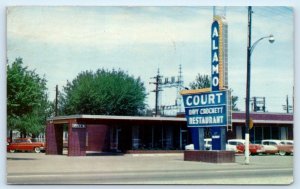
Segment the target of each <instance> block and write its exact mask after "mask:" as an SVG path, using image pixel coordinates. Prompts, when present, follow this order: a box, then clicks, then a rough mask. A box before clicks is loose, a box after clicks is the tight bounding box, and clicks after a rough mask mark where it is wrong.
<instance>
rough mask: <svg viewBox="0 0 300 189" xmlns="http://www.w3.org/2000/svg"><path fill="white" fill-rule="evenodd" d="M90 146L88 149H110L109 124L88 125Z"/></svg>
mask: <svg viewBox="0 0 300 189" xmlns="http://www.w3.org/2000/svg"><path fill="white" fill-rule="evenodd" d="M87 133H88V146H87V151H104V152H105V151H108V150H109V144H110V143H109V136H110V132H109V127H108V126H107V125H87Z"/></svg>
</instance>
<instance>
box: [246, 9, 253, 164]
mask: <svg viewBox="0 0 300 189" xmlns="http://www.w3.org/2000/svg"><path fill="white" fill-rule="evenodd" d="M251 24H252V7H251V6H249V7H248V44H247V84H246V125H245V164H249V123H250V112H249V108H250V107H249V104H250V79H251V78H250V73H251V70H250V69H251Z"/></svg>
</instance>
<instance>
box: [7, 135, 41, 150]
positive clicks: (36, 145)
mask: <svg viewBox="0 0 300 189" xmlns="http://www.w3.org/2000/svg"><path fill="white" fill-rule="evenodd" d="M44 150H45V143H44V142H33V140H32V139H31V138H17V139H14V140H13V141H12V142H11V143H8V144H7V151H8V152H11V153H14V152H15V151H34V152H36V153H40V152H41V151H44Z"/></svg>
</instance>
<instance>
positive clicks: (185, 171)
mask: <svg viewBox="0 0 300 189" xmlns="http://www.w3.org/2000/svg"><path fill="white" fill-rule="evenodd" d="M7 173H8V176H7V182H8V183H9V184H290V183H292V182H293V156H278V155H271V156H270V155H269V156H251V157H250V165H245V164H244V156H242V155H238V156H236V163H223V164H213V163H204V162H191V161H183V154H143V155H132V154H131V155H130V154H125V155H92V156H86V157H68V156H65V155H45V154H44V153H40V154H36V153H8V154H7Z"/></svg>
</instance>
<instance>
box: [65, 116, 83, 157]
mask: <svg viewBox="0 0 300 189" xmlns="http://www.w3.org/2000/svg"><path fill="white" fill-rule="evenodd" d="M73 123H76V121H75V120H71V121H70V122H69V125H68V130H69V149H68V156H85V155H86V128H72V124H73Z"/></svg>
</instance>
